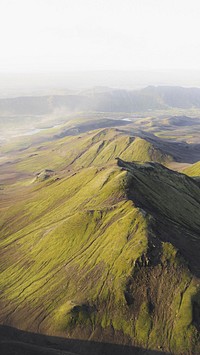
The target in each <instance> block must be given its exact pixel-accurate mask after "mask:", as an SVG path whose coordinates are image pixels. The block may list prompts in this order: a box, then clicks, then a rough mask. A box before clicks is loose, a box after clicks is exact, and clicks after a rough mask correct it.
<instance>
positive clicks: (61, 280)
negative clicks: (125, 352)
mask: <svg viewBox="0 0 200 355" xmlns="http://www.w3.org/2000/svg"><path fill="white" fill-rule="evenodd" d="M161 142H162V140H160V139H156V138H155V139H154V138H153V136H148V135H147V137H146V138H145V137H144V133H141V136H136V135H135V136H134V135H131V136H130V135H128V133H127V132H126V133H125V132H123V131H121V130H120V129H117V128H105V129H99V130H96V131H88V132H85V133H78V134H76V135H74V136H67V135H66V136H65V137H63V138H58V137H54V140H53V141H47V142H43V143H42V144H41V143H40V144H34V145H33V146H30V148H28V149H25V150H22V151H21V150H19V151H16V152H15V153H13V152H14V151H13V152H11V153H9V154H11V156H10V155H8V156H9V159H10V161H9V162H8V161H7V162H5V163H2V164H1V171H2V174H1V181H2V185H1V186H2V188H1V202H0V212H1V213H0V270H1V278H0V290H1V292H0V306H1V312H0V322H1V324H4V325H11V326H14V327H17V328H20V329H23V330H28V331H32V332H37V333H43V334H48V335H54V336H55V335H57V336H62V337H65V338H68V339H77V340H80V341H81V340H82V341H87V340H89V341H92V342H97V341H98V342H101V343H115V344H119V345H120V344H121V345H122V344H123V345H125V344H126V345H127V346H131V347H133V348H132V350H134V349H135V348H134V347H139V348H142V349H146V348H147V349H148V351H149V354H151V351H152V352H155V353H156V351H158V352H159V353H171V354H178V355H181V354H182V355H183V354H184V355H187V354H188V355H189V354H198V353H200V343H199V330H200V316H199V314H200V287H199V285H200V282H199V278H200V267H199V255H200V234H199V230H200V223H199V221H200V187H199V186H198V184H197V183H196V181H195V180H194V179H193V178H190V177H188V176H186V175H184V174H181V173H178V172H175V171H172V170H170V169H168V168H167V167H164V166H163V165H161V164H160V163H163V164H167V163H168V162H169V161H171V160H173V159H174V156H172V155H169V154H168V153H166V150H165V148H166V147H169V146H170V145H169V142H167V143H166V146H163V147H164V148H162V150H161ZM174 144H175V143H174ZM172 150H173V152H174V148H173V149H172ZM168 152H169V148H168ZM12 155H13V157H12ZM27 337H28V336H27ZM27 339H28V338H27ZM25 342H29V340H27V341H25ZM95 349H97V348H95ZM66 350H68V351H71V352H72V353H73V352H75V353H76V351H75V350H74V349H73V348H68V349H66ZM99 351H100V350H99ZM120 351H121V350H120ZM135 351H136V350H135ZM142 351H144V350H142ZM110 353H113V349H111V348H110ZM119 353H120V352H119ZM136 354H137V352H136ZM147 354H148V352H147Z"/></svg>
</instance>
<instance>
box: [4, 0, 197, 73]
mask: <svg viewBox="0 0 200 355" xmlns="http://www.w3.org/2000/svg"><path fill="white" fill-rule="evenodd" d="M176 68H178V69H200V1H199V0H0V72H24V71H26V72H35V71H37V72H38V71H70V70H138V69H141V70H152V69H176Z"/></svg>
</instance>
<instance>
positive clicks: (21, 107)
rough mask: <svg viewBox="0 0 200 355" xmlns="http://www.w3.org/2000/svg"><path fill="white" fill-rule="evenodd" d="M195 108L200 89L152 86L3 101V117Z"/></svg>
mask: <svg viewBox="0 0 200 355" xmlns="http://www.w3.org/2000/svg"><path fill="white" fill-rule="evenodd" d="M194 107H196V108H199V107H200V89H199V88H183V87H177V86H158V87H154V86H149V87H147V88H144V89H141V90H120V89H111V88H101V89H100V88H99V89H98V90H97V89H95V88H94V89H93V90H82V91H79V92H78V91H77V92H74V93H71V94H65V95H49V96H24V97H15V98H2V99H0V113H1V115H8V114H9V115H10V114H16V115H17V114H18V115H20V114H21V115H44V114H50V113H53V112H59V111H61V112H80V111H82V112H90V111H96V112H134V111H135V112H138V111H147V110H153V109H169V108H183V109H188V108H194Z"/></svg>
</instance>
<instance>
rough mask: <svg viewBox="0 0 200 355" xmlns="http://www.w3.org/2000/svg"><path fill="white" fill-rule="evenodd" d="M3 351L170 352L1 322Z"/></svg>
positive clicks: (42, 354)
mask: <svg viewBox="0 0 200 355" xmlns="http://www.w3.org/2000/svg"><path fill="white" fill-rule="evenodd" d="M0 353H1V355H18V354H20V355H58V354H60V355H61V354H63V355H94V354H95V355H112V354H115V355H169V353H166V352H162V351H154V350H145V349H142V348H138V347H133V346H128V345H118V344H111V343H102V342H95V341H86V340H77V339H63V338H59V337H50V336H46V335H41V334H35V333H28V332H24V331H21V330H18V329H15V328H11V327H8V326H2V325H0Z"/></svg>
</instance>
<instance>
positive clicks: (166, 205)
mask: <svg viewBox="0 0 200 355" xmlns="http://www.w3.org/2000/svg"><path fill="white" fill-rule="evenodd" d="M118 165H119V166H120V167H122V168H123V169H125V170H127V171H128V173H129V179H128V186H127V195H128V198H129V199H131V200H132V201H133V202H134V204H135V205H136V206H137V207H140V208H142V209H143V210H144V213H148V214H150V215H151V216H153V221H152V228H153V230H154V232H155V235H157V236H158V237H159V239H160V240H161V241H163V242H170V243H171V244H172V245H174V246H175V247H176V248H177V249H178V250H179V251H180V253H181V255H182V256H183V257H184V259H185V260H186V261H187V263H188V266H189V268H190V270H191V272H192V273H193V274H194V275H195V276H197V277H200V266H199V255H200V233H199V231H200V222H199V221H200V188H199V186H198V184H197V183H196V182H195V180H194V179H192V178H190V177H188V176H186V175H184V174H181V173H177V172H174V171H172V170H170V169H168V168H166V167H164V166H163V165H161V164H159V163H152V162H147V163H144V164H140V163H129V162H125V161H123V160H121V159H119V158H118Z"/></svg>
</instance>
